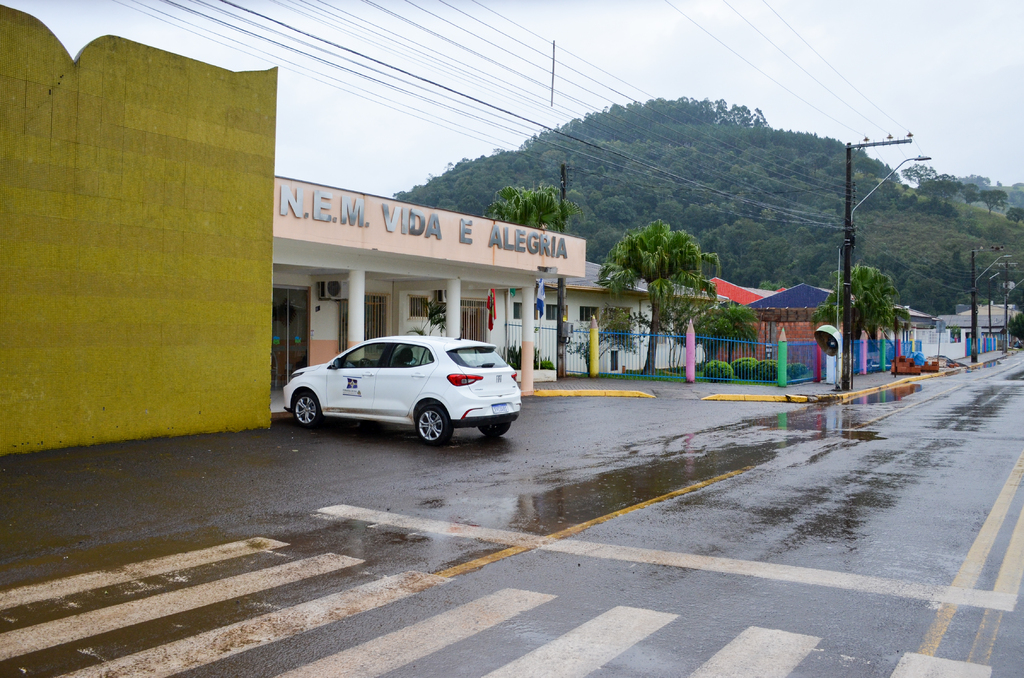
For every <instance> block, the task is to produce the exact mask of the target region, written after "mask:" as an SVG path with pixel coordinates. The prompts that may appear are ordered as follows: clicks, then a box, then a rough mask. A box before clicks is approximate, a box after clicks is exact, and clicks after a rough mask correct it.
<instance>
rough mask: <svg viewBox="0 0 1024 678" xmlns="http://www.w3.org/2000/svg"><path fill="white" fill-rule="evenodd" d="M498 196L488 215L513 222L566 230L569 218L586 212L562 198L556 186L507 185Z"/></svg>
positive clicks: (560, 230) (489, 208)
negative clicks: (520, 186) (528, 186)
mask: <svg viewBox="0 0 1024 678" xmlns="http://www.w3.org/2000/svg"><path fill="white" fill-rule="evenodd" d="M497 195H498V198H499V200H496V201H494V202H493V203H491V206H490V207H488V208H487V216H489V217H491V218H493V219H498V220H499V221H507V222H509V223H511V224H520V225H521V226H533V227H535V228H544V229H548V230H551V231H557V232H558V233H564V232H565V229H566V226H567V225H568V223H569V217H571V216H573V215H576V214H582V213H583V210H581V209H580V206H579V205H577V204H576V203H574V202H571V201H569V200H561V199H560V198H559V195H558V189H556V188H555V187H554V186H541V187H540V188H537V189H536V190H534V189H529V188H516V187H515V186H506V187H505V188H503V189H501V190H500V191H498V193H497Z"/></svg>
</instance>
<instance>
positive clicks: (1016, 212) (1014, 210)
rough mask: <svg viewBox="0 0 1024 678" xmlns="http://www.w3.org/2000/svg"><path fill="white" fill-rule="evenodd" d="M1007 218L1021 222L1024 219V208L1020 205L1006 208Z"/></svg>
mask: <svg viewBox="0 0 1024 678" xmlns="http://www.w3.org/2000/svg"><path fill="white" fill-rule="evenodd" d="M1006 218H1007V219H1009V220H1010V221H1012V222H1014V223H1017V224H1019V223H1020V222H1022V221H1024V209H1022V208H1020V207H1011V208H1010V209H1008V210H1006Z"/></svg>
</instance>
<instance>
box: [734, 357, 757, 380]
mask: <svg viewBox="0 0 1024 678" xmlns="http://www.w3.org/2000/svg"><path fill="white" fill-rule="evenodd" d="M732 373H733V376H735V378H737V379H743V380H745V381H751V380H754V379H756V378H757V377H756V376H755V375H756V374H757V358H737V359H736V360H733V361H732Z"/></svg>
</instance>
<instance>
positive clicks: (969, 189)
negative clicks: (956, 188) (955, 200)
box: [960, 184, 981, 205]
mask: <svg viewBox="0 0 1024 678" xmlns="http://www.w3.org/2000/svg"><path fill="white" fill-rule="evenodd" d="M978 193H979V191H978V187H977V186H975V185H974V184H964V185H963V188H961V189H960V195H961V197H963V199H964V202H965V203H967V204H968V205H973V204H974V203H976V202H978V201H979V200H981V198H980V197H979V196H978Z"/></svg>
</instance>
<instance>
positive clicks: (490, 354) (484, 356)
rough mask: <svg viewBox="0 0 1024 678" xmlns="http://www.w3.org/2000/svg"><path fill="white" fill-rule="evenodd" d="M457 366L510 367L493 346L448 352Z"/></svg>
mask: <svg viewBox="0 0 1024 678" xmlns="http://www.w3.org/2000/svg"><path fill="white" fill-rule="evenodd" d="M448 355H449V357H451V359H452V360H454V361H455V364H456V365H461V366H462V367H508V365H506V364H505V361H504V360H502V359H501V356H500V355H498V354H497V352H496V351H495V350H494V347H493V346H467V347H466V348H453V349H452V350H450V351H448Z"/></svg>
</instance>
